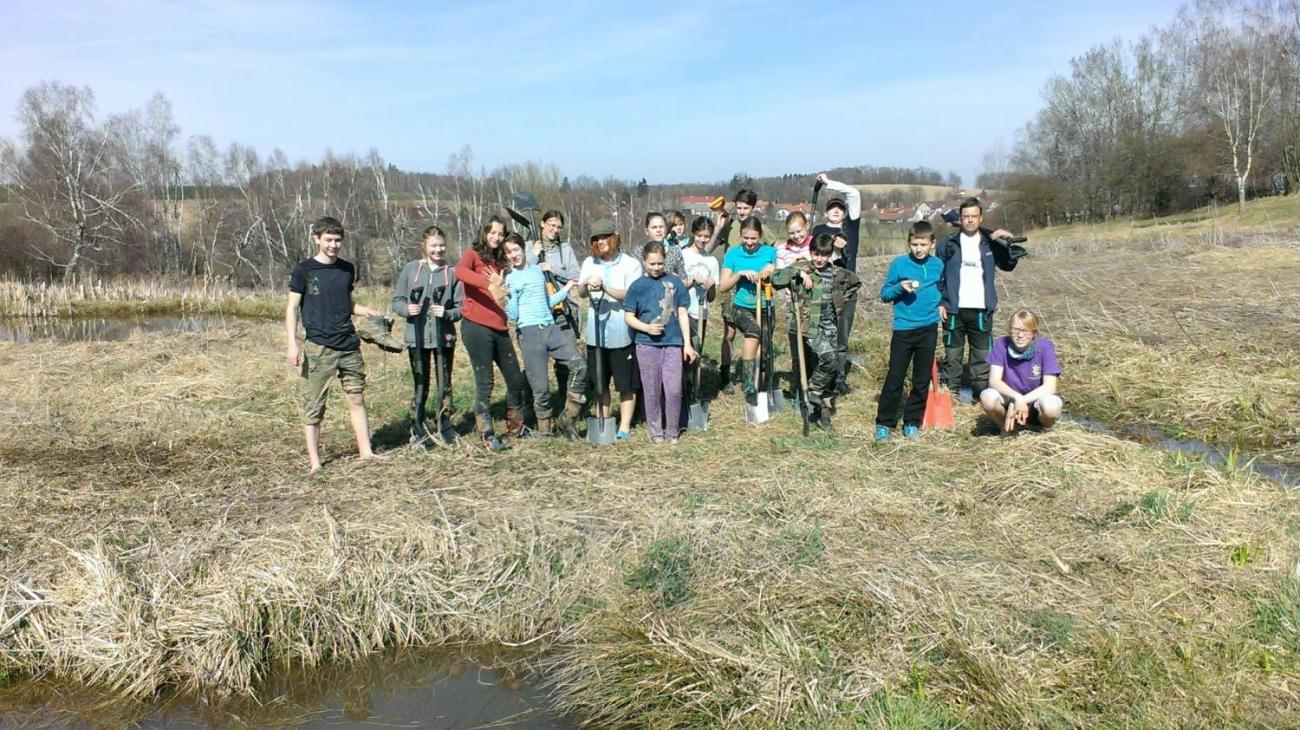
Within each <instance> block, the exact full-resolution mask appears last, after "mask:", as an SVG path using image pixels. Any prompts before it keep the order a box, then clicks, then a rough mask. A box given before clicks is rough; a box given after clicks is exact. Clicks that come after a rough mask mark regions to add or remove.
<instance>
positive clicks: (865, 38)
mask: <svg viewBox="0 0 1300 730" xmlns="http://www.w3.org/2000/svg"><path fill="white" fill-rule="evenodd" d="M1180 4H1181V3H1180V2H1178V1H1175V0H1145V1H1144V2H1140V3H1137V2H1132V1H1131V0H1130V1H1128V2H1121V1H1119V0H1095V1H1094V2H1090V3H1079V4H1064V3H1062V4H1058V3H1044V2H1041V0H1037V1H1033V2H1030V1H1028V0H1007V1H1005V2H1000V3H997V2H995V3H971V2H968V1H967V2H938V3H916V2H893V1H888V2H810V3H793V4H792V3H781V2H753V3H749V2H727V1H726V0H722V1H715V2H709V3H704V2H684V3H674V2H656V3H626V4H625V3H612V2H599V1H592V2H588V1H586V0H582V1H579V2H566V1H565V0H554V2H552V3H550V4H542V3H514V2H471V3H464V2H462V3H450V4H448V3H437V2H425V3H418V2H374V3H360V2H357V3H329V2H279V3H273V2H256V1H254V0H208V1H205V2H126V1H113V0H104V1H101V2H81V1H77V0H69V1H68V2H49V1H48V0H45V1H43V2H30V1H29V0H0V27H3V28H5V29H6V33H5V38H6V40H5V43H4V44H3V45H2V46H0V69H3V73H0V136H8V137H12V136H14V135H15V134H16V133H17V131H18V123H17V121H16V119H15V118H14V114H13V110H14V109H15V107H16V104H17V102H18V98H19V97H20V95H21V94H22V92H23V91H24V90H25V89H26V88H28V87H29V86H31V85H33V84H35V83H38V82H40V81H47V80H54V81H59V82H61V83H65V84H73V85H78V86H82V85H85V86H89V87H91V89H93V90H94V92H95V94H96V99H97V102H98V108H99V111H100V114H101V115H104V114H107V113H112V112H119V111H124V110H126V109H129V108H134V107H141V106H143V105H144V104H145V103H146V102H147V101H148V99H149V97H150V96H151V95H152V94H153V93H154V92H156V91H161V92H162V93H163V94H165V95H166V96H167V98H168V99H169V100H170V101H171V102H172V105H173V109H174V112H175V116H176V119H177V121H178V123H179V124H180V126H181V128H182V132H183V134H184V135H186V136H188V135H197V134H208V135H211V136H212V137H213V138H215V139H216V141H217V143H218V144H219V145H221V146H223V147H224V146H225V145H227V144H229V143H230V142H241V143H245V144H251V145H254V146H255V147H257V148H258V149H260V150H262V151H263V152H269V151H270V150H271V149H273V148H275V147H279V148H280V149H283V150H284V151H285V153H286V154H287V155H288V156H289V158H290V159H293V160H297V159H308V160H314V159H319V158H320V156H321V155H322V153H323V152H324V150H325V149H326V148H331V149H333V150H334V151H335V152H347V151H353V152H357V153H359V154H363V153H365V152H366V151H367V150H368V149H369V148H371V147H375V148H378V150H379V151H380V153H381V154H382V155H383V156H384V158H385V159H387V160H389V161H391V162H393V163H395V164H397V165H398V166H399V167H401V168H403V169H410V170H426V171H439V172H440V171H443V170H445V168H446V162H447V157H448V155H449V154H451V153H453V152H456V151H458V150H459V149H460V148H461V147H462V146H463V145H466V144H468V145H470V146H472V147H473V150H474V153H475V157H476V159H477V161H478V162H479V163H480V164H483V165H485V166H487V167H488V168H492V167H495V166H497V165H501V164H505V163H511V162H524V161H527V160H537V161H541V162H553V163H555V164H556V165H557V166H558V167H559V168H560V170H561V172H562V173H563V174H565V175H568V176H570V177H576V176H578V175H584V174H585V175H590V176H593V177H596V178H603V177H605V176H608V175H613V176H615V177H620V178H626V179H637V178H640V177H645V178H647V179H648V180H649V181H650V182H652V183H661V182H677V181H715V180H725V179H728V178H730V177H731V175H732V174H733V173H735V172H737V171H742V170H743V171H746V172H749V173H751V174H754V175H769V174H780V173H782V172H810V171H815V170H818V169H824V168H828V167H834V166H837V165H860V164H868V165H898V166H909V167H910V166H916V165H924V166H928V167H933V168H936V169H938V170H940V171H945V172H946V171H947V170H950V169H952V170H956V171H957V172H958V173H959V174H961V175H962V176H963V177H964V178H965V180H966V182H967V183H970V182H973V177H974V174H975V173H976V172H977V171H978V170H979V167H980V160H981V157H982V155H983V153H984V151H985V150H986V149H988V148H989V147H990V146H993V145H995V144H998V143H999V142H1000V143H1001V144H1003V145H1004V146H1006V147H1010V146H1011V145H1012V143H1013V141H1014V138H1015V132H1016V130H1017V129H1018V128H1019V127H1020V126H1021V125H1022V124H1023V123H1024V122H1025V121H1027V120H1028V119H1029V118H1030V117H1031V116H1032V115H1033V113H1034V112H1035V111H1036V110H1037V109H1038V107H1039V106H1040V94H1039V92H1040V89H1041V88H1042V86H1043V83H1044V82H1045V81H1046V80H1047V78H1048V77H1049V76H1051V75H1052V74H1057V73H1064V72H1066V71H1068V68H1069V60H1070V58H1071V57H1072V56H1076V55H1080V54H1082V53H1083V52H1084V51H1086V50H1087V49H1088V48H1089V47H1090V46H1092V45H1095V44H1097V43H1102V42H1107V41H1109V40H1111V39H1113V38H1116V37H1120V38H1124V39H1135V38H1137V37H1138V36H1140V35H1141V34H1142V33H1144V32H1145V31H1146V30H1148V29H1149V28H1150V27H1151V26H1152V25H1153V24H1163V23H1165V22H1167V21H1168V20H1170V19H1172V18H1173V16H1174V14H1175V12H1176V11H1177V8H1178V6H1179V5H1180ZM1068 5H1077V7H1068Z"/></svg>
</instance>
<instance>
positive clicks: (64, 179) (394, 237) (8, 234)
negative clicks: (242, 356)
mask: <svg viewBox="0 0 1300 730" xmlns="http://www.w3.org/2000/svg"><path fill="white" fill-rule="evenodd" d="M17 116H18V119H19V121H20V124H21V132H20V134H19V136H18V138H17V139H12V140H0V176H2V177H0V266H2V267H3V270H4V271H7V272H10V273H11V274H13V275H17V276H19V277H21V278H24V279H37V280H40V279H45V280H55V279H61V280H64V281H72V280H76V279H78V278H86V277H92V278H93V277H105V276H117V275H144V276H150V277H161V278H172V279H190V280H195V279H197V280H199V281H202V282H221V283H234V284H237V285H243V286H261V287H266V286H271V287H279V286H282V285H283V283H284V281H285V277H286V276H287V273H288V271H289V270H290V269H291V268H292V266H293V265H294V264H295V263H297V262H298V261H299V260H301V259H302V258H303V257H305V256H307V255H310V254H311V249H310V242H309V240H308V239H309V233H310V231H309V228H310V224H311V221H312V220H314V219H315V218H317V217H319V216H321V215H324V214H329V215H332V216H335V217H337V218H339V219H340V220H342V221H343V223H344V225H345V226H346V227H347V228H348V231H349V240H348V255H349V258H351V259H354V260H355V262H356V263H357V265H358V273H359V276H360V278H361V279H362V281H364V282H366V283H388V282H389V281H391V279H392V277H393V276H394V274H395V272H396V271H397V270H399V269H400V266H401V264H402V262H403V261H405V260H406V259H408V258H410V257H411V256H414V255H415V250H414V249H415V245H416V241H417V239H418V238H419V233H420V232H421V231H422V230H423V229H424V228H425V227H426V226H428V225H431V224H436V225H439V226H441V227H443V228H444V229H445V230H446V232H447V234H448V237H449V238H450V239H451V241H452V242H453V244H454V245H456V246H459V247H460V248H462V249H463V248H464V247H465V246H468V245H469V244H470V243H471V242H472V241H473V239H474V238H475V236H477V234H478V230H479V227H480V226H481V225H482V224H483V222H484V220H485V219H486V218H487V217H488V216H490V215H501V214H502V212H503V208H504V207H505V206H509V205H511V204H512V201H513V199H514V197H515V195H516V194H518V193H520V192H522V191H528V192H531V193H533V194H534V195H535V196H536V197H537V199H538V201H539V204H540V205H541V206H542V207H543V208H556V209H558V210H561V211H563V212H564V213H565V214H566V216H567V217H568V224H569V227H570V231H571V232H573V231H575V230H576V231H578V232H581V231H585V230H586V226H587V225H588V223H589V222H590V221H592V220H594V219H596V218H604V217H614V218H615V219H616V220H617V221H618V224H619V227H620V229H621V232H622V233H623V236H624V239H625V240H629V241H635V240H639V239H638V237H639V236H640V235H641V220H642V218H643V216H644V214H645V213H646V212H647V211H650V210H663V209H667V208H672V207H676V206H675V204H676V201H677V196H678V195H683V194H701V193H708V194H714V193H717V194H727V195H730V193H731V192H734V190H735V189H737V188H741V187H750V188H752V189H755V190H756V191H757V192H758V193H759V194H760V196H762V197H763V198H764V199H767V200H773V201H777V202H801V201H804V200H807V199H808V198H809V196H810V194H811V188H812V183H813V178H814V175H815V173H813V172H810V173H806V174H789V175H782V176H774V177H765V178H755V177H752V176H750V175H748V174H746V173H737V174H736V175H735V176H733V178H732V179H731V180H730V181H728V182H716V183H704V184H669V185H663V184H660V185H653V186H652V185H649V184H648V183H647V182H646V181H645V180H644V179H642V180H641V181H640V182H639V183H632V182H630V181H624V180H618V179H615V178H606V179H603V180H597V179H594V178H591V177H586V176H581V177H577V178H575V179H572V180H570V179H569V178H568V177H564V176H562V175H561V174H560V171H559V169H558V168H557V167H556V166H555V165H554V164H546V163H539V162H526V163H521V164H510V165H504V166H501V167H498V168H496V169H493V170H491V171H489V170H487V169H485V168H484V167H483V166H481V165H480V164H478V162H477V160H476V159H475V157H474V152H473V150H472V149H471V148H469V147H468V146H466V147H464V148H462V149H461V150H459V151H457V152H455V153H453V154H451V155H449V157H448V160H447V165H446V169H445V171H444V172H442V173H425V172H408V171H403V170H400V169H398V168H397V167H396V166H395V165H393V164H391V163H389V162H387V161H385V160H384V158H383V157H382V155H380V153H379V151H378V150H375V149H371V150H370V151H369V152H367V153H366V154H364V155H356V154H351V153H347V154H335V153H333V152H331V151H326V152H325V154H324V155H323V158H322V159H320V160H316V161H311V162H307V161H299V162H296V163H294V162H290V160H289V159H288V157H287V156H286V155H285V154H284V153H283V152H281V151H280V150H278V149H277V150H273V151H272V152H270V153H269V154H264V153H261V152H259V151H258V150H257V149H256V148H254V147H252V146H248V145H244V144H240V143H232V144H230V145H229V146H228V147H225V148H224V149H222V148H219V147H218V146H217V145H216V143H215V142H214V141H213V140H212V138H211V137H208V136H206V135H195V136H190V137H188V138H186V137H184V136H183V135H182V131H181V129H180V127H179V126H178V125H177V123H176V121H175V118H174V116H173V113H172V107H171V104H170V103H169V102H168V101H167V99H166V98H165V97H164V96H163V95H161V94H157V95H155V96H154V97H153V98H152V99H151V100H150V101H149V102H148V103H147V104H146V105H145V106H144V107H143V108H141V109H134V110H130V111H127V112H124V113H119V114H112V115H109V116H107V117H105V118H103V119H100V118H99V115H98V113H97V110H96V108H95V97H94V92H93V91H92V90H91V89H89V88H84V87H80V88H79V87H74V86H67V85H62V84H59V83H55V82H47V83H43V84H39V85H37V86H34V87H32V88H30V89H28V90H26V92H25V93H24V94H23V95H22V97H21V99H20V101H19V103H18V109H17ZM831 174H832V176H834V177H836V178H837V179H841V180H845V181H847V182H863V183H865V182H877V181H888V182H896V183H902V184H943V183H944V182H945V179H944V178H943V176H942V175H941V174H940V173H938V172H937V171H934V170H928V169H925V168H888V167H869V166H862V167H847V168H838V169H836V170H833V171H831ZM956 179H957V178H956V176H955V173H949V174H948V178H947V180H948V181H949V182H952V181H954V180H956ZM580 235H581V234H580V233H579V236H580ZM575 242H576V243H579V249H581V248H582V246H581V245H580V243H581V242H580V240H579V241H575Z"/></svg>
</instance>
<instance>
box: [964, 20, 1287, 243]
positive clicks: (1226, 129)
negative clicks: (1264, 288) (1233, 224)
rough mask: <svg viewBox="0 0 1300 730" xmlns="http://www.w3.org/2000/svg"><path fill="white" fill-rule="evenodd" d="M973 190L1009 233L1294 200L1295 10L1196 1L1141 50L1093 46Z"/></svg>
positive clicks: (1141, 42)
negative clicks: (1006, 202)
mask: <svg viewBox="0 0 1300 730" xmlns="http://www.w3.org/2000/svg"><path fill="white" fill-rule="evenodd" d="M1043 100H1044V106H1043V108H1042V109H1041V111H1039V112H1038V114H1037V116H1035V117H1034V118H1033V119H1032V120H1031V121H1030V122H1029V123H1028V124H1026V125H1025V126H1024V128H1023V129H1022V130H1021V131H1020V133H1019V135H1018V139H1017V142H1016V144H1015V146H1014V149H1013V150H1012V151H1011V152H1010V153H1005V152H1002V151H999V150H992V151H990V152H989V153H987V154H986V155H985V159H984V172H983V173H981V175H980V176H979V178H978V179H977V181H976V184H977V185H978V186H980V187H986V188H997V189H1006V190H1009V191H1010V192H1011V196H1010V198H1011V199H1010V206H1009V207H1010V212H1011V215H1012V220H1013V221H1016V222H1017V223H1018V224H1020V225H1051V224H1053V223H1058V222H1067V221H1075V220H1097V219H1103V218H1109V217H1112V216H1154V215H1162V214H1166V213H1169V212H1173V211H1178V210H1186V209H1189V208H1193V207H1197V206H1201V205H1206V204H1208V203H1210V202H1212V201H1232V200H1235V201H1236V203H1237V205H1238V207H1239V209H1241V210H1244V209H1245V206H1246V201H1247V199H1248V198H1250V197H1253V196H1257V195H1276V194H1284V193H1288V192H1293V191H1295V190H1297V189H1300V159H1298V158H1297V146H1298V145H1300V1H1297V0H1197V1H1196V2H1195V3H1192V4H1188V5H1184V6H1183V7H1182V8H1181V9H1180V10H1179V12H1178V14H1177V16H1176V17H1175V18H1174V20H1173V21H1171V22H1170V23H1169V24H1167V25H1165V26H1162V27H1156V28H1153V29H1152V30H1151V31H1150V32H1148V33H1147V34H1145V35H1143V36H1142V37H1141V38H1139V39H1138V40H1136V41H1133V42H1130V43H1122V42H1120V41H1118V40H1117V41H1114V42H1111V43H1108V44H1104V45H1099V46H1096V47H1094V48H1092V49H1091V50H1089V51H1088V52H1087V53H1085V54H1084V55H1082V56H1079V57H1076V58H1074V59H1073V60H1072V61H1071V64H1070V72H1069V74H1068V75H1060V76H1056V77H1053V78H1052V79H1050V80H1049V81H1048V82H1047V84H1046V85H1045V86H1044V88H1043Z"/></svg>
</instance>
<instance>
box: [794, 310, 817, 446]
mask: <svg viewBox="0 0 1300 730" xmlns="http://www.w3.org/2000/svg"><path fill="white" fill-rule="evenodd" d="M790 296H791V297H793V298H794V334H795V339H796V340H798V341H799V344H798V347H799V415H800V416H802V417H803V437H804V438H808V416H809V415H810V413H811V411H812V402H811V401H810V400H808V362H807V360H806V359H805V358H804V353H803V312H802V311H800V309H799V297H798V295H796V294H795V293H794V287H791V288H790Z"/></svg>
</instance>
